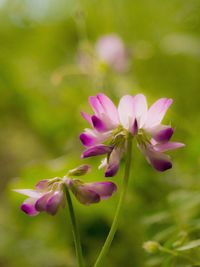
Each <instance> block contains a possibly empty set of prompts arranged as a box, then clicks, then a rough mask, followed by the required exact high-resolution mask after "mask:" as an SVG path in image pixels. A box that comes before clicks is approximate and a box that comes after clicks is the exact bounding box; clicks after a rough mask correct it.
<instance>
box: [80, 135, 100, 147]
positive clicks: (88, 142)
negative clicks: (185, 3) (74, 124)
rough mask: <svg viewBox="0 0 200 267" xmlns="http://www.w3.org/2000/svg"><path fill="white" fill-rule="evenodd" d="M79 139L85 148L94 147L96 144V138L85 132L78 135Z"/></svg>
mask: <svg viewBox="0 0 200 267" xmlns="http://www.w3.org/2000/svg"><path fill="white" fill-rule="evenodd" d="M79 138H80V140H81V142H82V144H83V145H84V146H86V147H90V146H93V145H95V144H96V140H97V138H96V137H94V136H92V135H91V134H89V133H86V132H85V133H82V134H80V136H79Z"/></svg>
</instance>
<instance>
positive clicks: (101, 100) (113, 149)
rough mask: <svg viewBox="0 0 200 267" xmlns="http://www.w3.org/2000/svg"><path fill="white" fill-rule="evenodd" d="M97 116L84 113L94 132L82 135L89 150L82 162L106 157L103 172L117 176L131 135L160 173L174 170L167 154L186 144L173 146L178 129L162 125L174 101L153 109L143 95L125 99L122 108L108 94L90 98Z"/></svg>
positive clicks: (163, 99)
mask: <svg viewBox="0 0 200 267" xmlns="http://www.w3.org/2000/svg"><path fill="white" fill-rule="evenodd" d="M89 104H90V106H91V107H92V109H93V111H94V114H93V115H92V116H90V115H89V114H87V113H85V112H82V116H83V118H84V119H85V120H86V121H87V122H88V123H89V125H90V126H91V128H92V129H85V131H84V132H83V133H82V134H81V135H80V140H81V142H82V144H83V145H84V146H85V147H86V148H87V149H86V150H85V151H84V152H83V154H82V158H87V157H91V156H97V155H102V154H106V155H107V156H106V158H105V159H104V160H103V161H102V163H101V165H100V167H99V168H102V167H105V168H106V171H105V176H106V177H109V176H110V177H111V176H114V175H115V174H116V173H117V171H118V168H119V163H120V159H121V157H122V156H123V154H124V151H125V150H126V146H127V139H128V136H129V134H131V135H132V136H133V137H134V138H135V140H136V142H137V145H138V147H139V149H140V150H141V152H142V153H143V154H144V156H145V158H146V159H147V161H148V162H149V163H150V164H151V165H152V167H154V168H155V169H156V170H158V171H165V170H167V169H170V168H171V167H172V163H171V159H170V157H169V156H168V155H166V154H164V152H166V151H168V150H173V149H176V148H179V147H183V146H184V144H182V143H178V142H171V141H170V139H171V137H172V135H173V133H174V129H173V128H172V127H171V126H170V125H163V124H161V121H162V119H163V117H164V115H165V113H166V111H167V110H168V108H169V107H170V105H171V104H172V99H168V98H161V99H158V100H157V101H156V102H155V103H154V104H153V105H152V106H151V107H150V108H149V109H148V107H147V101H146V97H145V96H144V95H143V94H137V95H135V96H131V95H125V96H123V97H122V98H121V100H120V102H119V106H118V108H116V106H115V105H114V104H113V102H112V101H111V100H110V99H109V98H108V97H107V96H106V95H104V94H101V93H100V94H97V95H96V96H91V97H90V98H89Z"/></svg>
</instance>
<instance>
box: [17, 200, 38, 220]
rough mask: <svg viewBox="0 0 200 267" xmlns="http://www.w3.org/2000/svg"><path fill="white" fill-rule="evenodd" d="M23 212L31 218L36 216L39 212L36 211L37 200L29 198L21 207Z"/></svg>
mask: <svg viewBox="0 0 200 267" xmlns="http://www.w3.org/2000/svg"><path fill="white" fill-rule="evenodd" d="M21 210H22V211H23V212H25V213H26V214H27V215H29V216H36V215H37V214H38V213H39V212H38V211H37V210H36V209H35V200H34V199H31V198H28V199H26V200H25V201H24V203H23V204H22V205H21Z"/></svg>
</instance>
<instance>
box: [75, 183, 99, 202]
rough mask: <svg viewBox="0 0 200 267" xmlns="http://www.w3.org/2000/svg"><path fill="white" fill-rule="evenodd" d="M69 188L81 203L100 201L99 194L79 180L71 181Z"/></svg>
mask: <svg viewBox="0 0 200 267" xmlns="http://www.w3.org/2000/svg"><path fill="white" fill-rule="evenodd" d="M70 189H71V190H72V193H73V194H74V195H75V197H76V199H77V200H78V201H79V202H80V203H82V204H85V205H89V204H92V203H98V202H99V201H100V196H99V194H97V193H96V192H95V191H93V190H91V189H90V188H87V186H86V185H84V184H82V183H81V182H80V181H79V180H76V181H72V184H71V187H70Z"/></svg>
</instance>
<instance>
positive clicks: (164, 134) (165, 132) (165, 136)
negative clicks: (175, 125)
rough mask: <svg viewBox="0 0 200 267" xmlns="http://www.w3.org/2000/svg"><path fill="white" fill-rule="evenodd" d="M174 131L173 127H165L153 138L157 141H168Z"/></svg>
mask: <svg viewBox="0 0 200 267" xmlns="http://www.w3.org/2000/svg"><path fill="white" fill-rule="evenodd" d="M173 133H174V130H173V129H172V128H171V127H166V128H165V129H162V130H160V131H159V132H157V133H155V134H154V135H153V138H154V139H155V140H156V141H157V142H167V141H169V140H170V138H171V137H172V135H173Z"/></svg>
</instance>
